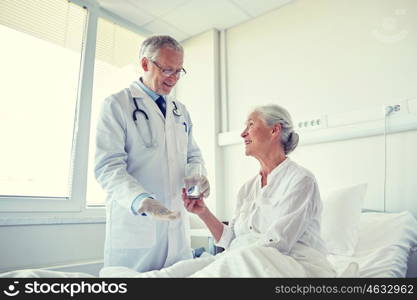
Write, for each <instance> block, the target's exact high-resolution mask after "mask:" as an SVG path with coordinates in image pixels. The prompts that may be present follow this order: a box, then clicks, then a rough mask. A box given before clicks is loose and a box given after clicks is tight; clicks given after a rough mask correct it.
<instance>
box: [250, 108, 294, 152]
mask: <svg viewBox="0 0 417 300" xmlns="http://www.w3.org/2000/svg"><path fill="white" fill-rule="evenodd" d="M253 111H254V112H258V113H259V114H260V115H261V118H262V119H263V120H264V121H265V123H266V125H267V126H268V127H272V126H274V125H275V124H278V123H279V124H280V125H281V145H282V146H283V148H284V152H285V154H289V153H290V152H291V151H293V150H294V149H295V148H296V147H297V145H298V140H299V136H298V133H296V132H295V131H294V125H293V122H292V119H291V116H290V114H289V113H288V111H287V110H286V109H285V108H283V107H281V106H279V105H276V104H269V105H263V106H258V107H256V108H255V109H254V110H253Z"/></svg>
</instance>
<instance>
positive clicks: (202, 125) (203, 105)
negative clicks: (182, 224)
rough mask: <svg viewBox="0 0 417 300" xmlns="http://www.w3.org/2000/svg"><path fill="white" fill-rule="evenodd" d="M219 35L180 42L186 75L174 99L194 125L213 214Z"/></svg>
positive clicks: (216, 186)
mask: <svg viewBox="0 0 417 300" xmlns="http://www.w3.org/2000/svg"><path fill="white" fill-rule="evenodd" d="M218 40H219V33H218V31H216V30H210V31H207V32H205V33H203V34H200V35H198V36H196V37H193V38H191V39H188V40H186V41H183V42H182V45H183V47H184V67H185V69H186V70H187V74H186V75H185V76H184V77H183V78H181V80H180V81H179V82H178V84H177V88H176V97H177V99H178V100H179V101H181V102H182V103H184V104H185V105H186V107H187V109H188V111H189V112H190V115H191V119H192V122H193V136H194V139H195V140H196V142H197V144H198V145H199V147H200V149H201V151H202V154H203V158H204V160H205V164H206V168H207V172H208V179H209V182H210V185H211V191H210V197H209V198H208V199H207V200H206V204H207V205H208V206H209V207H210V209H211V210H212V211H214V212H215V211H216V199H219V197H216V195H217V194H218V193H219V192H220V191H219V189H221V185H220V179H219V178H220V175H218V176H217V174H216V172H217V171H218V169H217V168H216V164H218V163H219V162H220V159H221V158H220V157H221V155H220V152H219V151H220V148H219V147H218V146H217V133H218V132H219V129H218V126H219V113H218V111H219V91H218V85H219V70H218V59H219V53H218V52H219V50H218V49H219V47H218ZM192 221H193V223H192V226H193V227H201V226H198V225H201V223H200V222H199V220H198V218H195V216H194V215H192Z"/></svg>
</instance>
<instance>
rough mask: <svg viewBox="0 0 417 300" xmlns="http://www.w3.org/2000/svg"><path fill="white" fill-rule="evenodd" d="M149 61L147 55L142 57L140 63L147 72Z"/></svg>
mask: <svg viewBox="0 0 417 300" xmlns="http://www.w3.org/2000/svg"><path fill="white" fill-rule="evenodd" d="M148 63H149V61H148V59H147V58H146V57H142V59H141V60H140V65H141V66H142V69H143V70H144V71H145V72H148V70H149V65H148Z"/></svg>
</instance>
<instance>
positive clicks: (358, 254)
mask: <svg viewBox="0 0 417 300" xmlns="http://www.w3.org/2000/svg"><path fill="white" fill-rule="evenodd" d="M327 225H329V224H327ZM353 225H354V224H352V226H353ZM355 230H357V233H358V240H357V244H356V245H354V246H355V247H354V253H353V254H350V255H343V254H340V253H339V254H332V253H330V254H329V255H328V259H329V260H330V262H331V263H332V264H333V265H334V267H335V269H336V271H337V272H338V274H339V275H340V274H341V273H342V271H343V270H345V269H346V267H347V266H348V265H349V264H350V263H351V262H356V263H357V264H358V266H359V273H358V274H357V275H358V276H357V277H365V278H374V277H385V278H402V277H413V278H417V220H416V219H415V218H414V217H413V216H412V214H411V213H409V212H407V211H404V212H400V213H378V212H362V213H361V215H360V221H359V226H357V228H356V229H355ZM0 277H7V278H10V277H20V278H21V277H53V278H57V277H85V278H91V277H94V276H93V275H91V274H89V273H85V272H62V271H51V270H46V269H25V270H15V271H10V272H6V273H2V274H0Z"/></svg>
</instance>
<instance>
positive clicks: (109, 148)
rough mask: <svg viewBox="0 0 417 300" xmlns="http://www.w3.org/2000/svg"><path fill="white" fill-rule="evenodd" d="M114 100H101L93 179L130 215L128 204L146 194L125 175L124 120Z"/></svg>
mask: <svg viewBox="0 0 417 300" xmlns="http://www.w3.org/2000/svg"><path fill="white" fill-rule="evenodd" d="M114 100H115V99H114V97H108V98H106V99H105V100H104V102H103V104H102V107H101V111H100V115H99V118H98V122H97V138H96V154H95V162H94V175H95V177H96V179H97V181H98V183H99V184H100V185H101V186H102V188H103V189H104V190H106V192H107V193H109V194H112V195H113V196H114V197H113V199H116V201H118V203H119V204H120V205H121V206H122V207H125V208H126V209H128V210H129V211H131V206H132V201H134V199H135V198H136V197H137V196H138V195H140V194H142V193H146V192H147V191H146V190H145V189H144V187H143V186H142V185H141V184H140V183H139V182H138V181H137V180H136V179H135V178H134V177H132V176H131V175H130V174H129V173H128V172H127V156H128V155H127V153H126V151H125V140H126V120H125V118H124V114H123V111H122V108H121V107H120V105H119V103H118V102H117V101H114ZM132 214H133V213H132Z"/></svg>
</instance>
